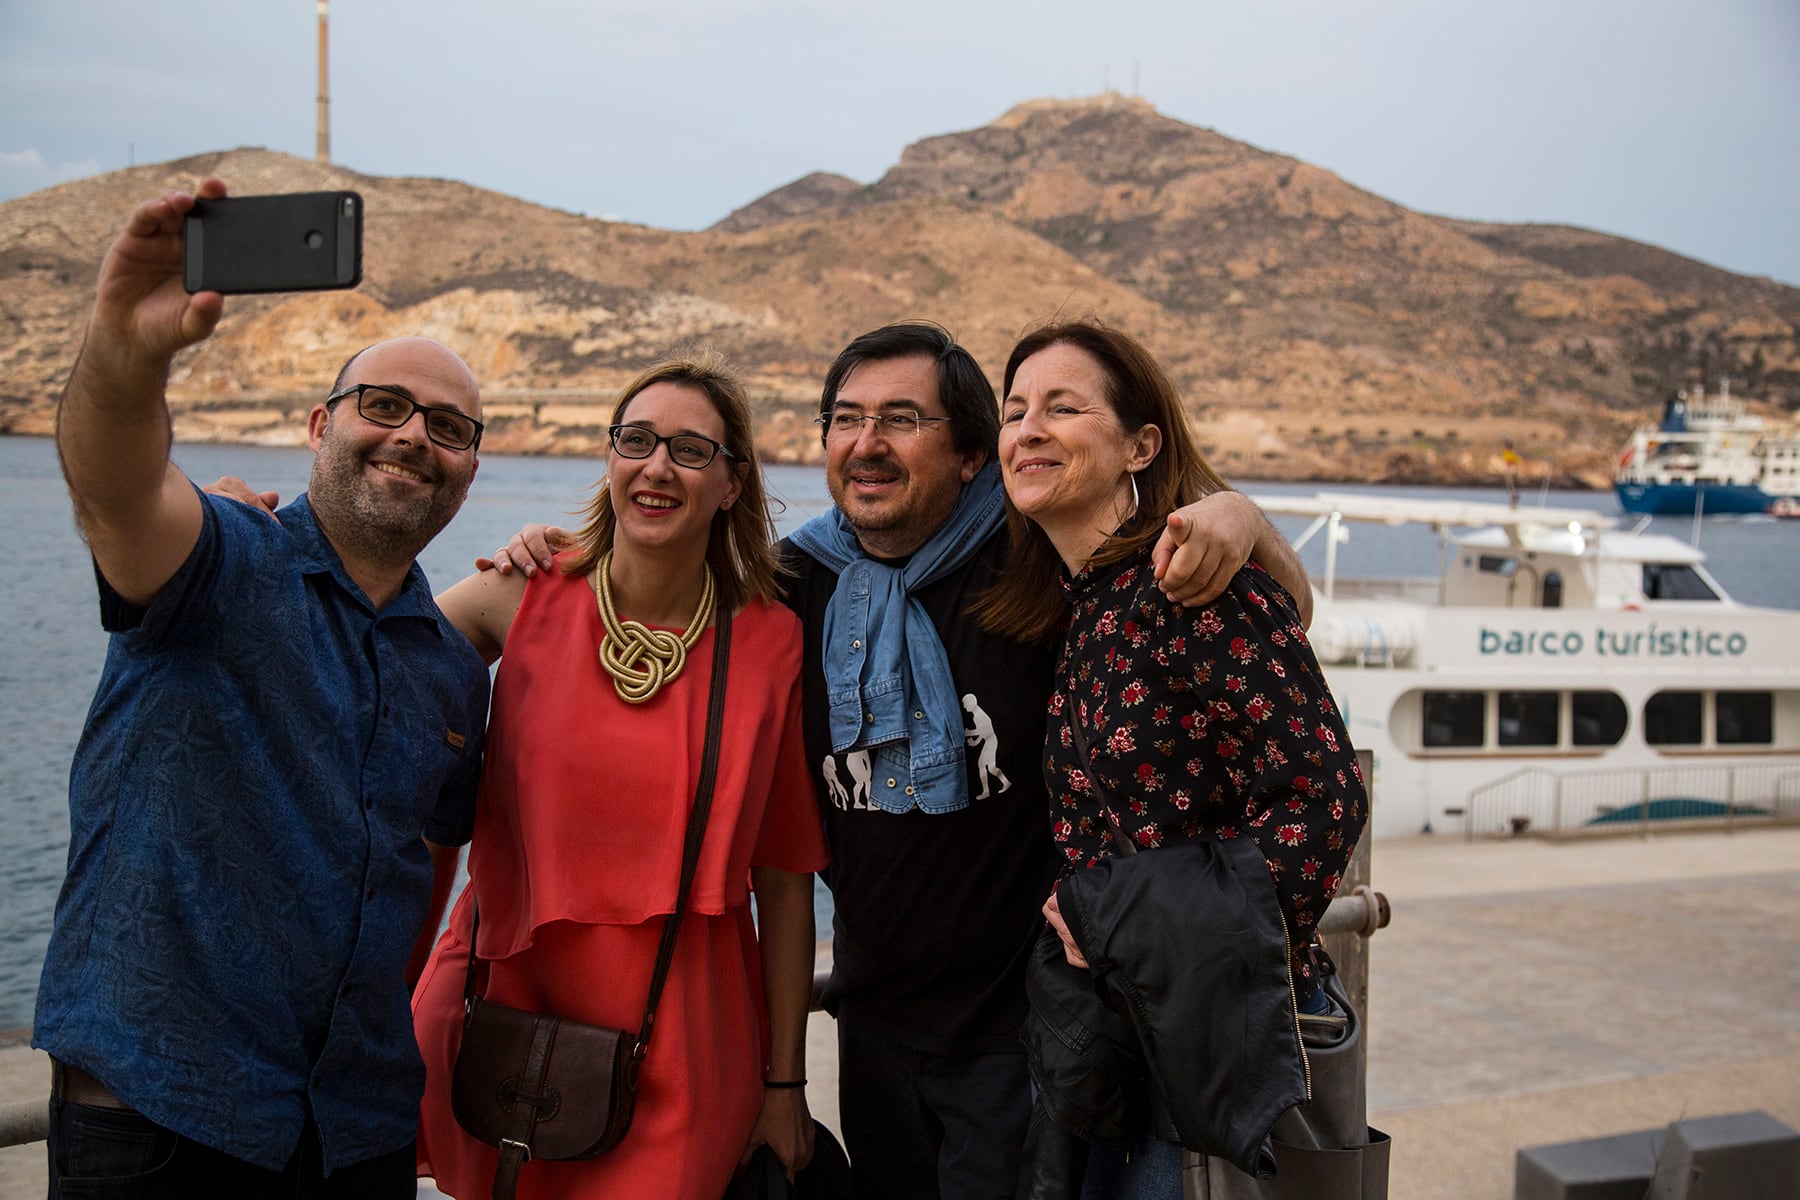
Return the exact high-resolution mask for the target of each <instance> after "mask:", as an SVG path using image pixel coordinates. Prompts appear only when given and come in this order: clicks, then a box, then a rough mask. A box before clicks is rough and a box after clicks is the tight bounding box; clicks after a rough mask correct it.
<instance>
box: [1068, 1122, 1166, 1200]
mask: <svg viewBox="0 0 1800 1200" xmlns="http://www.w3.org/2000/svg"><path fill="white" fill-rule="evenodd" d="M1081 1200H1181V1147H1180V1146H1176V1145H1172V1144H1171V1143H1169V1142H1163V1141H1158V1140H1157V1139H1156V1138H1153V1137H1145V1138H1143V1139H1142V1140H1140V1141H1139V1142H1138V1144H1137V1146H1136V1147H1134V1148H1133V1149H1132V1151H1131V1154H1130V1158H1129V1161H1127V1157H1126V1155H1124V1154H1121V1153H1120V1152H1119V1151H1117V1150H1107V1149H1104V1148H1103V1147H1100V1146H1095V1147H1094V1148H1093V1149H1092V1150H1090V1151H1089V1152H1088V1165H1087V1174H1086V1175H1085V1176H1083V1178H1082V1181H1081Z"/></svg>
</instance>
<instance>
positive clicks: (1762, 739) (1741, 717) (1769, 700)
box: [1713, 692, 1775, 746]
mask: <svg viewBox="0 0 1800 1200" xmlns="http://www.w3.org/2000/svg"><path fill="white" fill-rule="evenodd" d="M1713 718H1714V725H1715V732H1714V740H1715V741H1716V742H1718V744H1719V745H1721V746H1767V745H1769V744H1771V743H1772V742H1774V740H1775V697H1774V694H1773V693H1770V692H1719V693H1718V694H1717V695H1715V696H1714V697H1713Z"/></svg>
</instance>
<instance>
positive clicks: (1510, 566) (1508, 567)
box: [1475, 554, 1519, 575]
mask: <svg viewBox="0 0 1800 1200" xmlns="http://www.w3.org/2000/svg"><path fill="white" fill-rule="evenodd" d="M1475 565H1476V566H1477V567H1479V568H1481V569H1482V570H1483V571H1486V572H1488V573H1489V574H1490V575H1511V574H1512V573H1513V572H1514V571H1516V570H1518V569H1519V560H1518V559H1516V558H1506V557H1503V556H1502V555H1498V554H1483V555H1482V556H1481V557H1480V558H1479V559H1477V560H1476V562H1475Z"/></svg>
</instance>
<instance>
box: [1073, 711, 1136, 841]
mask: <svg viewBox="0 0 1800 1200" xmlns="http://www.w3.org/2000/svg"><path fill="white" fill-rule="evenodd" d="M1069 733H1070V734H1071V735H1073V737H1074V739H1075V753H1077V754H1079V755H1081V765H1082V768H1083V769H1084V770H1086V771H1087V777H1088V783H1089V785H1090V786H1092V787H1093V789H1094V794H1095V795H1096V796H1098V797H1100V811H1101V812H1102V813H1104V814H1105V815H1106V823H1107V824H1108V825H1110V826H1112V834H1113V845H1114V846H1116V847H1117V850H1116V853H1117V854H1118V855H1119V856H1120V857H1121V858H1129V857H1131V856H1132V855H1133V854H1136V853H1137V852H1138V848H1137V843H1135V842H1133V841H1132V840H1131V839H1130V838H1128V837H1126V836H1125V830H1124V829H1122V828H1121V827H1120V826H1119V818H1118V815H1117V814H1116V813H1115V812H1114V811H1113V802H1112V793H1111V792H1109V791H1107V790H1106V785H1105V784H1103V783H1101V782H1100V776H1099V775H1097V774H1095V773H1094V760H1093V756H1092V755H1090V754H1089V753H1088V744H1087V731H1086V730H1084V729H1082V727H1081V705H1080V704H1078V703H1076V702H1075V701H1074V699H1073V698H1071V699H1070V701H1069Z"/></svg>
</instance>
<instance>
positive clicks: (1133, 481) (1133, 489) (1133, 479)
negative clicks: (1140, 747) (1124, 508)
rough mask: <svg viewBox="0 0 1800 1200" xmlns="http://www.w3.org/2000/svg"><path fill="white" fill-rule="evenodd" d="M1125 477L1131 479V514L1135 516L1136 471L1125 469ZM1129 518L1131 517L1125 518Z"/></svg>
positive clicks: (1136, 494) (1136, 503)
mask: <svg viewBox="0 0 1800 1200" xmlns="http://www.w3.org/2000/svg"><path fill="white" fill-rule="evenodd" d="M1125 478H1126V479H1129V480H1130V481H1131V516H1132V517H1135V516H1137V514H1138V490H1137V472H1136V471H1127V472H1125ZM1130 519H1131V517H1127V518H1126V520H1130Z"/></svg>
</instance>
